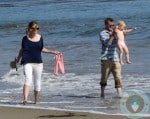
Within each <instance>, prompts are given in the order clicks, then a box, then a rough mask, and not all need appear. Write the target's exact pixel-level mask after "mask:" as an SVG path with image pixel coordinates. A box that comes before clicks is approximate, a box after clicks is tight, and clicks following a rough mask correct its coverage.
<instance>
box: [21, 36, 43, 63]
mask: <svg viewBox="0 0 150 119" xmlns="http://www.w3.org/2000/svg"><path fill="white" fill-rule="evenodd" d="M42 49H43V38H42V36H41V38H40V40H39V41H38V42H32V41H30V40H29V39H28V37H27V36H24V37H23V39H22V60H21V64H26V63H42V62H43V61H42V56H41V52H42Z"/></svg>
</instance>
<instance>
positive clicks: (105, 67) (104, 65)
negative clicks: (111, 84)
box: [100, 60, 110, 98]
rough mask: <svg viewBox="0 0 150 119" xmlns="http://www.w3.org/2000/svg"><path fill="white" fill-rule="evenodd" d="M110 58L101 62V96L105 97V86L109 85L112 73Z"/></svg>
mask: <svg viewBox="0 0 150 119" xmlns="http://www.w3.org/2000/svg"><path fill="white" fill-rule="evenodd" d="M109 62H110V61H109V60H106V61H102V62H101V81H100V86H101V97H102V98H104V97H105V86H106V85H107V79H108V76H109V74H110V65H109Z"/></svg>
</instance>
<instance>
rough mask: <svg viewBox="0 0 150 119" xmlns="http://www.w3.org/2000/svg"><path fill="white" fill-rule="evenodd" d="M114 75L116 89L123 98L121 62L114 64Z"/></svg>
mask: <svg viewBox="0 0 150 119" xmlns="http://www.w3.org/2000/svg"><path fill="white" fill-rule="evenodd" d="M112 73H113V76H114V80H115V88H116V90H117V96H118V97H119V98H120V97H121V96H122V89H121V87H122V82H121V64H120V62H113V67H112Z"/></svg>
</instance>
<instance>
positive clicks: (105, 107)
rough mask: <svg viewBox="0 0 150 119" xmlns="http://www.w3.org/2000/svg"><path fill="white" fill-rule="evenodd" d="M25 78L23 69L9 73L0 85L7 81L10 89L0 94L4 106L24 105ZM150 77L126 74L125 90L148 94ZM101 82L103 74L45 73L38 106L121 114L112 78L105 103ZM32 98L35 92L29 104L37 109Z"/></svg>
mask: <svg viewBox="0 0 150 119" xmlns="http://www.w3.org/2000/svg"><path fill="white" fill-rule="evenodd" d="M23 77H24V75H23V71H22V67H20V68H19V69H18V71H17V72H16V71H14V70H10V72H8V73H6V74H5V75H4V76H3V77H2V80H0V82H3V83H4V82H7V88H6V90H5V91H3V92H2V93H1V94H0V95H1V101H0V104H1V105H7V104H9V105H14V106H17V105H21V102H22V85H23ZM148 77H149V76H145V77H144V76H139V75H135V76H133V75H132V76H131V75H124V76H123V84H124V87H123V90H124V91H129V90H132V89H138V90H139V87H140V90H141V89H142V90H143V91H144V92H146V93H149V92H148V91H149V87H150V81H149V78H148ZM99 79H100V75H99V74H94V73H91V74H88V75H87V74H86V75H76V74H75V73H66V74H64V75H61V74H60V75H59V76H58V77H56V76H54V75H53V74H52V73H47V72H43V74H42V91H41V100H40V104H39V105H38V107H39V108H50V109H51V108H58V109H67V110H77V111H79V110H80V111H81V110H82V111H89V112H92V111H93V112H96V113H99V112H103V113H108V114H112V113H116V114H120V113H121V112H120V106H119V103H120V101H119V100H118V99H116V98H115V95H114V94H116V91H115V89H114V81H113V77H112V76H110V78H109V81H108V86H107V88H106V98H105V99H104V100H101V99H100V86H99ZM145 82H146V83H145ZM13 84H14V85H16V87H15V86H14V87H13V88H12V87H11V88H10V87H9V85H13ZM18 85H19V86H18ZM148 95H149V94H148ZM32 96H33V92H31V95H30V97H29V105H32V106H33V107H34V105H33V97H32ZM15 100H16V101H15ZM36 107H37V106H36Z"/></svg>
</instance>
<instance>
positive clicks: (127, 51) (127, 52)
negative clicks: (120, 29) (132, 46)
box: [123, 46, 131, 64]
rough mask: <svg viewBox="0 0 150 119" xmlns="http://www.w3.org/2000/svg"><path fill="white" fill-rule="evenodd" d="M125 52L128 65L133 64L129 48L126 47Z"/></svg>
mask: <svg viewBox="0 0 150 119" xmlns="http://www.w3.org/2000/svg"><path fill="white" fill-rule="evenodd" d="M123 50H124V51H125V53H126V63H128V64H131V61H130V58H129V50H128V47H127V46H124V48H123Z"/></svg>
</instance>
